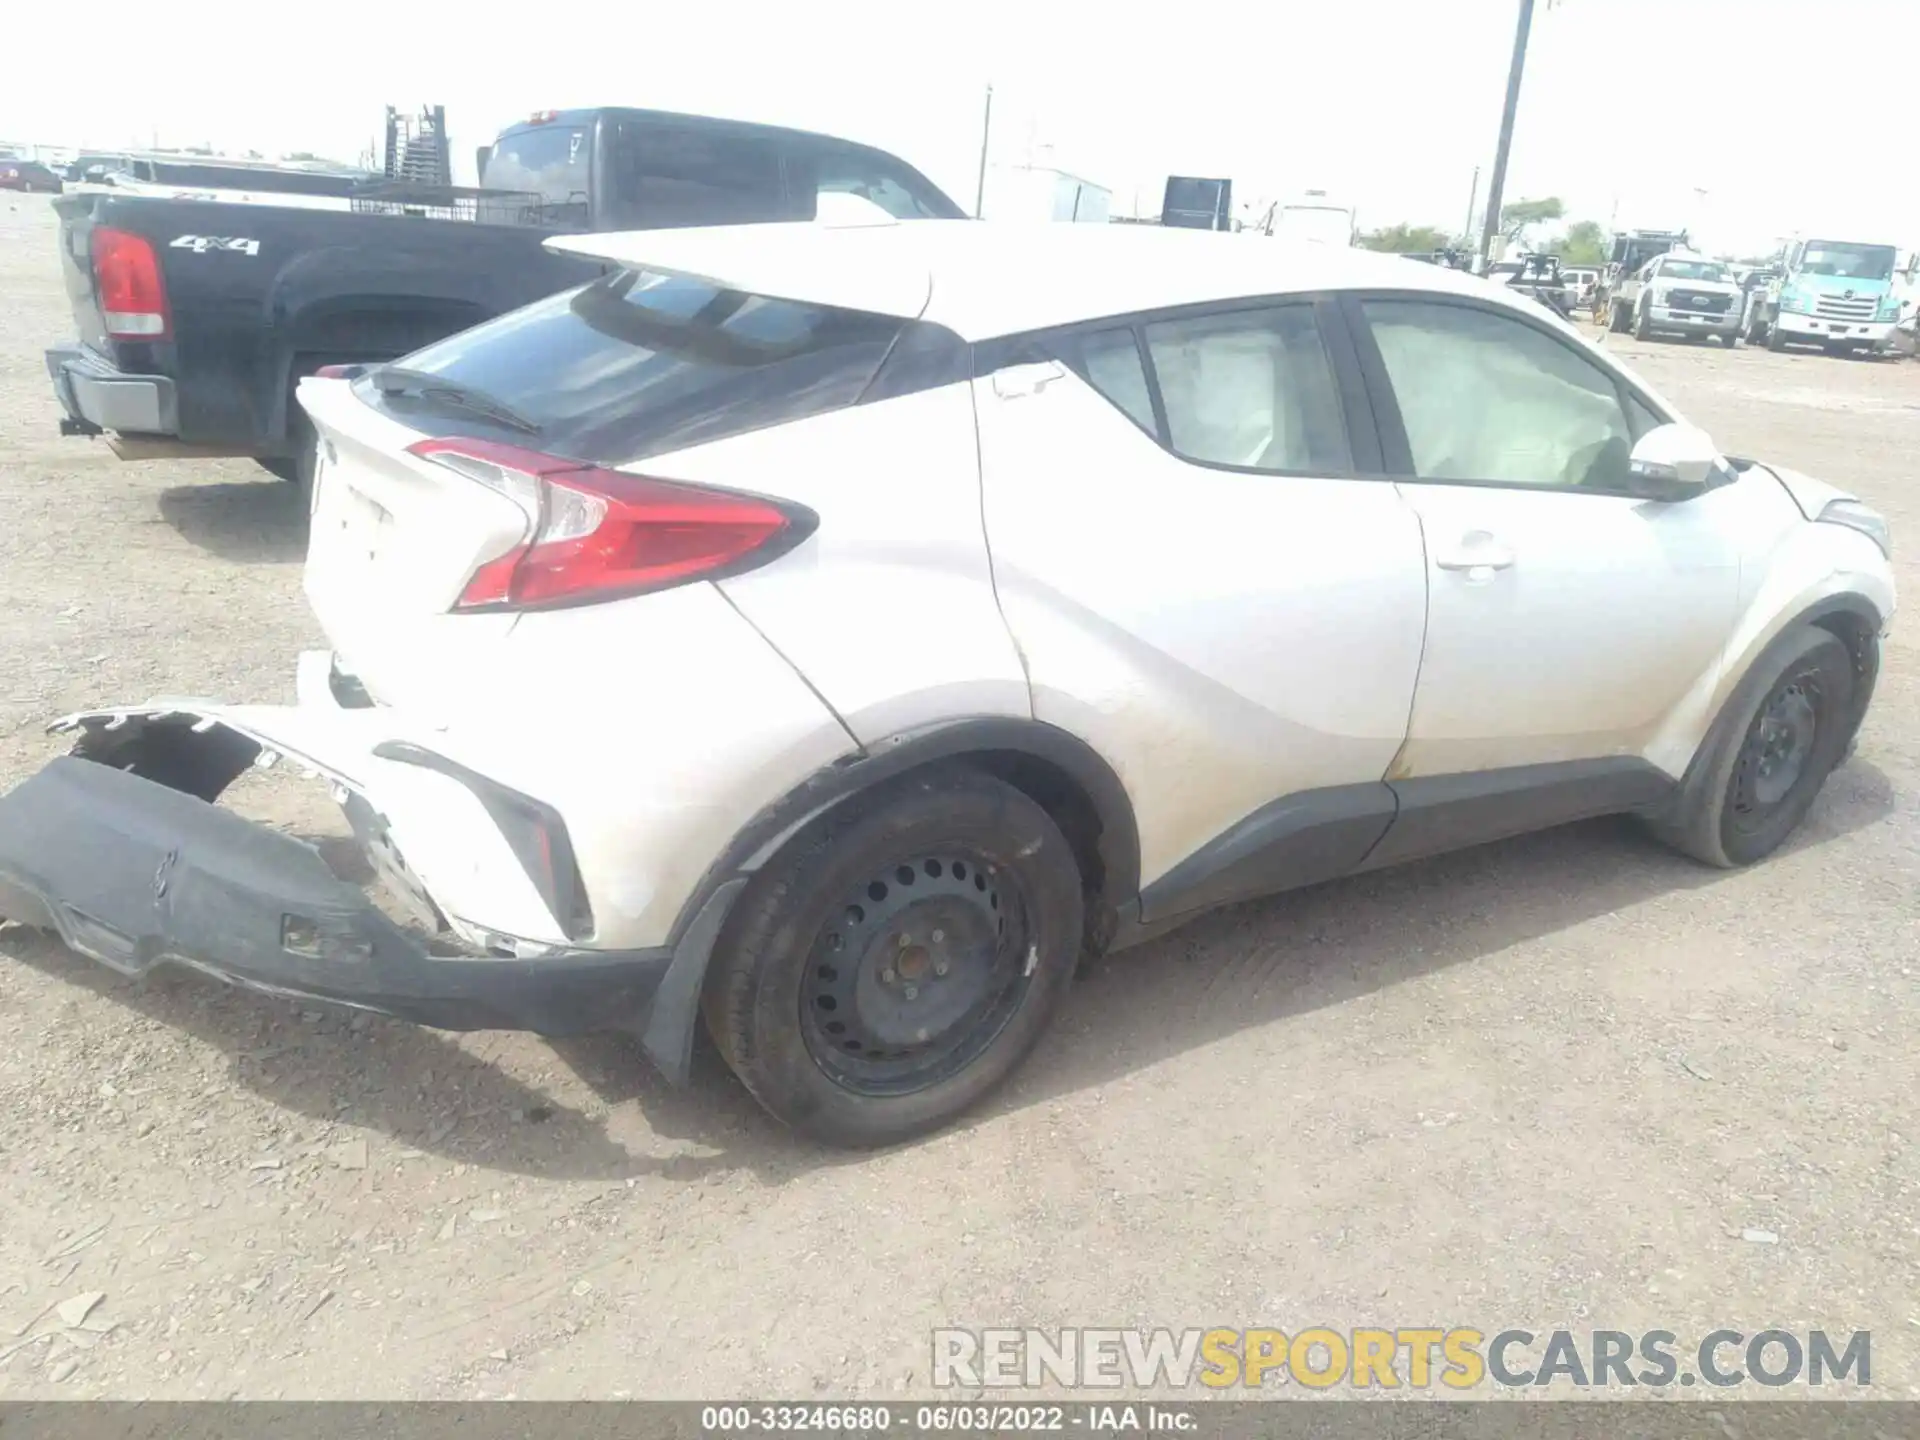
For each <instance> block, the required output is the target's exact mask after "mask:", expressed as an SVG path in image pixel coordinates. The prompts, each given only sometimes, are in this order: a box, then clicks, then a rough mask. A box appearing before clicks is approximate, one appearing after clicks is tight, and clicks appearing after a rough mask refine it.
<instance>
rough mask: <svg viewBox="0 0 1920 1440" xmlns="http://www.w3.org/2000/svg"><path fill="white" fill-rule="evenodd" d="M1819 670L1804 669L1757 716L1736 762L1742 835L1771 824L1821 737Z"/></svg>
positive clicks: (1734, 805) (1734, 804) (1736, 813)
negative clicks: (1768, 822) (1774, 814)
mask: <svg viewBox="0 0 1920 1440" xmlns="http://www.w3.org/2000/svg"><path fill="white" fill-rule="evenodd" d="M1821 709H1822V695H1821V691H1820V675H1819V672H1818V671H1804V672H1802V673H1800V674H1798V675H1795V676H1794V677H1792V678H1791V679H1789V680H1788V681H1786V682H1785V683H1784V684H1782V685H1780V686H1779V687H1778V688H1777V689H1775V690H1774V692H1773V694H1772V695H1770V696H1768V697H1767V701H1766V703H1765V704H1764V705H1762V706H1761V708H1760V713H1759V714H1758V715H1756V716H1755V717H1754V721H1753V725H1752V726H1751V728H1749V729H1748V731H1747V738H1746V743H1745V744H1743V745H1742V746H1741V747H1740V756H1739V758H1738V759H1737V760H1735V761H1734V768H1733V793H1732V796H1731V797H1730V798H1731V805H1730V806H1729V808H1730V809H1731V811H1732V816H1731V820H1732V823H1733V825H1734V827H1735V828H1736V829H1737V830H1739V831H1740V832H1741V833H1742V834H1751V833H1752V832H1753V831H1755V830H1757V829H1758V828H1760V826H1762V825H1764V824H1766V822H1767V821H1768V820H1769V819H1770V818H1771V817H1772V815H1773V812H1774V811H1775V810H1776V809H1777V808H1778V807H1779V805H1780V803H1781V802H1782V801H1783V800H1785V799H1786V798H1787V796H1788V795H1790V794H1792V793H1793V789H1794V786H1796V785H1798V784H1799V783H1800V777H1801V776H1802V775H1804V774H1805V773H1806V769H1807V762H1808V761H1809V760H1810V759H1811V758H1812V756H1813V750H1814V743H1815V741H1816V740H1817V739H1818V738H1819V733H1820V713H1821Z"/></svg>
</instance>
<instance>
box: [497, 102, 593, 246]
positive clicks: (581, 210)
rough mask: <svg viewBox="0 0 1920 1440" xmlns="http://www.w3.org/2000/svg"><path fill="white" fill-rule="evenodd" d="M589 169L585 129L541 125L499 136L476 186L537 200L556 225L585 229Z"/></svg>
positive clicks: (589, 147) (590, 139)
mask: <svg viewBox="0 0 1920 1440" xmlns="http://www.w3.org/2000/svg"><path fill="white" fill-rule="evenodd" d="M592 167H593V136H592V133H591V132H590V131H589V130H588V129H587V127H586V126H584V125H541V126H537V127H535V128H533V129H530V130H515V131H513V132H511V133H509V134H506V135H502V136H501V137H500V143H499V144H497V145H496V146H494V149H493V153H492V154H491V155H489V156H488V157H487V165H486V169H485V171H484V172H483V173H482V176H481V182H480V183H481V184H483V185H484V186H486V188H487V189H489V190H518V191H521V192H523V193H525V194H529V195H538V196H539V197H540V198H541V199H542V200H543V201H545V202H546V204H545V210H546V215H547V217H548V218H549V219H550V220H552V221H553V222H555V223H559V222H562V221H569V220H571V221H578V222H579V223H581V224H585V223H586V221H587V202H588V196H589V194H590V193H591V192H590V189H589V187H590V185H591V182H592V175H591V172H592Z"/></svg>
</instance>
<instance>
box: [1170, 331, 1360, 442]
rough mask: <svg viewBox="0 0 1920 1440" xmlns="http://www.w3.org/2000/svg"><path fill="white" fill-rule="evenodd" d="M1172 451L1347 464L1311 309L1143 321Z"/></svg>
mask: <svg viewBox="0 0 1920 1440" xmlns="http://www.w3.org/2000/svg"><path fill="white" fill-rule="evenodd" d="M1143 333H1144V334H1145V336H1146V341H1147V352H1148V354H1149V355H1150V356H1151V357H1152V360H1153V370H1154V376H1155V378H1156V379H1157V380H1158V381H1159V383H1160V396H1161V400H1162V403H1163V404H1164V405H1165V407H1166V414H1167V432H1168V434H1167V439H1168V443H1169V444H1170V445H1171V446H1172V448H1173V451H1174V453H1175V454H1177V455H1180V456H1183V457H1185V458H1186V459H1189V460H1199V461H1202V462H1204V463H1206V464H1212V465H1228V466H1232V467H1235V468H1237V469H1247V470H1269V471H1293V472H1302V473H1306V474H1314V475H1344V474H1348V473H1350V472H1351V471H1352V469H1353V452H1352V450H1351V449H1350V447H1349V445H1348V441H1347V429H1346V418H1345V414H1344V412H1343V411H1342V409H1341V406H1340V397H1339V392H1338V390H1337V388H1336V387H1335V383H1334V378H1333V364H1332V361H1331V360H1329V358H1328V356H1327V349H1326V345H1325V343H1324V342H1323V341H1322V340H1321V338H1320V327H1319V325H1318V323H1317V322H1316V321H1315V319H1314V314H1313V307H1312V306H1311V305H1305V304H1289V305H1276V306H1273V307H1271V308H1261V309H1257V310H1236V311H1232V312H1230V313H1227V314H1219V315H1201V316H1194V317H1190V318H1183V319H1178V320H1163V321H1159V322H1157V323H1155V324H1151V325H1148V326H1146V327H1145V329H1144V332H1143Z"/></svg>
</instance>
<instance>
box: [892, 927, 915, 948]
mask: <svg viewBox="0 0 1920 1440" xmlns="http://www.w3.org/2000/svg"><path fill="white" fill-rule="evenodd" d="M893 939H894V943H895V944H896V945H898V946H899V947H900V948H901V949H902V950H904V949H906V948H907V946H909V945H911V944H912V943H913V942H912V941H911V940H909V939H908V938H907V932H906V931H904V930H902V931H901V932H900V933H899V934H898V935H896V936H894V937H893Z"/></svg>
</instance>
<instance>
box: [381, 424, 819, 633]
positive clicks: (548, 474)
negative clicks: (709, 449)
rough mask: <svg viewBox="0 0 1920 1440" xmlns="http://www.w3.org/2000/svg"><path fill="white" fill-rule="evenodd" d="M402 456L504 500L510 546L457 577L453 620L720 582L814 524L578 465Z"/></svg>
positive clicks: (469, 444)
mask: <svg viewBox="0 0 1920 1440" xmlns="http://www.w3.org/2000/svg"><path fill="white" fill-rule="evenodd" d="M407 450H408V453H409V454H412V455H415V456H418V457H419V458H420V459H422V460H428V461H431V462H432V463H434V464H436V465H441V466H444V467H445V468H447V469H449V470H452V471H454V472H456V473H457V474H460V475H464V476H466V477H467V478H468V479H469V480H473V481H477V482H478V483H480V484H482V485H485V486H486V487H487V488H488V489H490V490H494V491H496V492H498V493H499V494H501V495H504V496H506V497H507V498H508V499H510V500H512V501H513V502H514V503H515V504H517V505H518V506H519V507H520V509H521V511H522V512H523V513H524V514H525V515H526V517H527V529H526V533H525V535H524V536H523V537H522V538H521V540H520V542H519V543H518V544H516V545H515V546H514V547H513V548H512V549H511V550H509V551H507V553H506V554H504V555H501V556H499V557H497V558H495V559H492V560H488V561H485V562H484V563H482V564H481V565H480V566H479V567H478V568H477V569H475V570H474V572H473V574H472V575H470V576H469V577H468V578H467V583H466V585H465V587H464V588H463V589H462V591H461V594H460V598H459V600H457V601H456V602H455V603H454V607H453V608H454V609H455V610H542V609H553V608H559V607H561V606H569V605H586V604H594V603H596V602H599V601H602V600H618V599H623V598H625V597H627V596H631V595H644V594H646V593H648V592H649V591H654V590H666V589H670V588H671V587H673V586H675V585H684V584H687V583H689V582H690V581H695V580H719V579H723V578H725V577H726V576H729V575H738V574H740V573H741V572H743V571H746V570H753V569H757V568H758V567H759V566H761V565H765V564H766V563H768V562H769V561H771V560H773V559H775V558H777V557H778V556H780V555H783V554H785V553H786V552H787V551H789V550H791V549H792V548H793V547H794V546H796V545H798V544H799V543H800V542H801V541H803V540H805V539H806V538H807V537H808V536H809V535H811V534H812V533H813V531H814V529H815V528H816V526H817V525H818V524H819V520H818V517H816V516H815V515H814V514H813V512H812V511H810V510H806V509H803V508H801V507H800V506H797V505H788V504H785V503H783V502H780V501H776V500H769V499H767V498H765V497H764V496H759V495H746V494H741V493H739V492H737V491H731V490H714V489H709V488H707V487H706V486H702V485H687V484H683V483H681V482H679V481H676V480H656V479H653V478H652V477H650V476H646V475H633V474H629V473H628V472H626V471H624V470H608V469H604V468H602V467H601V466H598V465H583V464H581V462H579V461H578V460H567V459H562V458H558V457H556V456H552V455H541V454H537V453H535V452H534V451H531V450H522V449H520V448H519V447H518V446H514V445H502V444H496V443H495V442H493V441H489V440H469V439H466V438H463V437H456V438H450V439H435V440H422V441H419V442H418V443H417V444H413V445H409V446H408V447H407Z"/></svg>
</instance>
